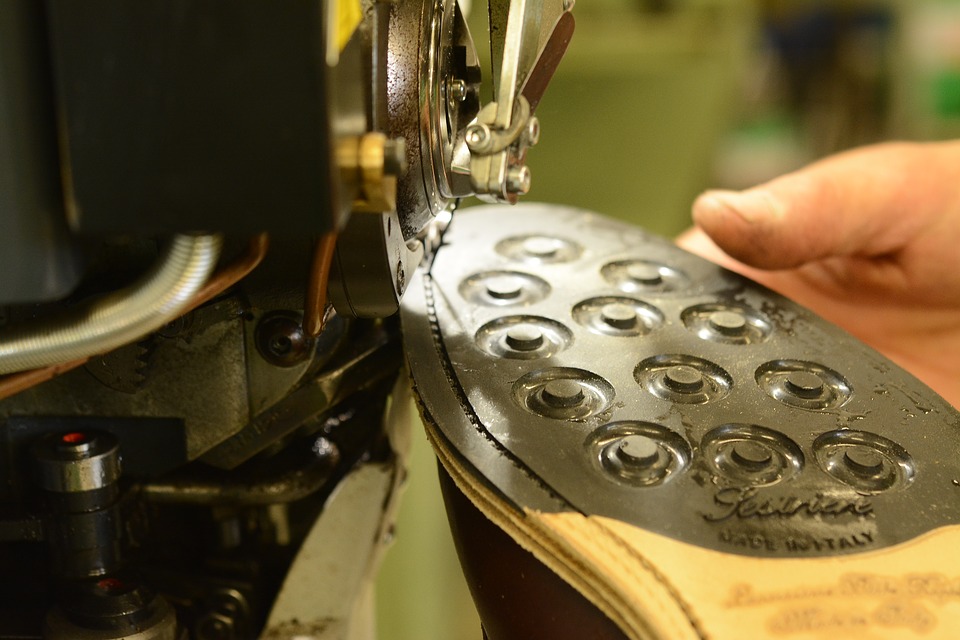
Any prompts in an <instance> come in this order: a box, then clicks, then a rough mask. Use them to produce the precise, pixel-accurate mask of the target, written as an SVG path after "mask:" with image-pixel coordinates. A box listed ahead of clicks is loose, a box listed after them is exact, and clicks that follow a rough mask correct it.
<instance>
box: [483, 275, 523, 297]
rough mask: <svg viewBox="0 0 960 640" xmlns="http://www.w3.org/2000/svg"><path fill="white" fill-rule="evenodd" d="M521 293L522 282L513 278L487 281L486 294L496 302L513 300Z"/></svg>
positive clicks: (501, 277) (498, 277)
mask: <svg viewBox="0 0 960 640" xmlns="http://www.w3.org/2000/svg"><path fill="white" fill-rule="evenodd" d="M521 293H523V282H522V281H521V280H520V278H517V277H514V276H497V277H495V278H490V279H489V280H487V294H488V295H489V296H490V297H491V298H496V299H498V300H513V299H515V298H519V297H520V294H521Z"/></svg>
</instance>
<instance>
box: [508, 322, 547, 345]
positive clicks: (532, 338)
mask: <svg viewBox="0 0 960 640" xmlns="http://www.w3.org/2000/svg"><path fill="white" fill-rule="evenodd" d="M506 342H507V346H508V347H510V348H511V349H514V350H516V351H536V350H537V349H539V348H540V347H542V346H543V331H541V330H540V329H539V328H538V327H534V326H532V325H529V324H521V325H517V326H515V327H510V328H509V329H507V335H506Z"/></svg>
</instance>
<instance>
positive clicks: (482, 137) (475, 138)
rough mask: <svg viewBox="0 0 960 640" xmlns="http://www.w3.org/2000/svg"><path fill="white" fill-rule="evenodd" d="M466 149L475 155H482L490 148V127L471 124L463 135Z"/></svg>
mask: <svg viewBox="0 0 960 640" xmlns="http://www.w3.org/2000/svg"><path fill="white" fill-rule="evenodd" d="M464 139H465V140H466V141H467V147H469V148H470V151H473V152H475V153H483V152H484V151H486V150H487V148H488V147H489V146H490V139H491V134H490V127H488V126H487V125H485V124H472V125H470V126H469V127H467V132H466V134H465V135H464Z"/></svg>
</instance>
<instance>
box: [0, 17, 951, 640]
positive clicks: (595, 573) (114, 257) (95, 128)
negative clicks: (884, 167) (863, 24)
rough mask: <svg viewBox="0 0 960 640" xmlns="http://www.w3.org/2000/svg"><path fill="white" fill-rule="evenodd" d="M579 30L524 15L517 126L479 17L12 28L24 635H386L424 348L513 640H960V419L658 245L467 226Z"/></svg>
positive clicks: (0, 593) (7, 587)
mask: <svg viewBox="0 0 960 640" xmlns="http://www.w3.org/2000/svg"><path fill="white" fill-rule="evenodd" d="M571 7H572V3H571V2H565V1H563V0H541V1H540V2H533V1H532V0H513V1H512V2H501V1H496V0H492V1H491V2H490V4H489V22H490V36H489V40H490V43H491V53H492V56H491V57H492V72H491V73H490V76H489V79H490V80H492V84H493V93H492V99H490V100H489V101H488V100H486V99H485V98H484V94H483V93H482V92H481V80H482V79H483V77H482V76H483V75H484V74H483V73H481V68H480V63H479V61H478V56H477V54H476V50H475V47H474V44H473V40H472V37H471V34H470V33H469V31H468V30H467V28H466V24H465V21H464V18H463V15H462V14H461V12H460V9H459V7H458V6H457V4H456V3H454V2H445V1H444V0H436V1H435V2H431V1H430V0H426V1H424V2H420V1H418V0H409V1H408V0H397V1H395V2H370V1H366V0H364V1H362V2H351V1H349V0H343V1H337V2H334V1H332V0H331V1H328V2H317V1H315V0H313V1H311V0H291V1H289V2H283V3H278V2H268V1H266V0H238V1H236V2H230V3H225V2H218V1H216V0H147V1H140V2H129V1H126V0H88V1H86V2H82V3H81V2H77V1H75V0H47V1H46V2H42V3H41V2H33V1H31V0H12V1H10V2H5V3H4V4H3V5H2V6H0V222H2V224H3V227H2V229H3V235H2V239H0V241H2V247H0V305H2V307H0V310H2V317H0V323H2V324H0V374H2V377H0V456H2V458H0V460H2V463H0V482H2V485H0V545H2V546H0V575H2V576H3V578H4V580H3V581H2V586H0V637H3V638H40V637H43V638H52V639H55V640H59V639H67V638H81V639H90V640H107V639H119V638H126V639H136V640H174V639H176V640H182V639H185V638H191V639H194V640H213V639H227V638H236V639H240V638H254V637H262V638H300V639H312V640H319V639H324V640H326V639H333V638H337V639H339V638H351V639H353V638H369V637H371V634H372V631H371V627H370V624H369V623H370V621H369V618H368V614H369V608H368V606H367V605H368V604H369V592H368V591H367V588H368V586H369V580H368V578H369V576H370V575H371V574H372V572H374V571H375V569H376V565H377V560H378V558H379V556H380V554H381V552H382V551H383V548H384V547H385V545H386V543H387V542H388V541H389V538H390V537H391V535H392V532H391V518H392V512H393V508H394V502H395V495H396V490H397V487H398V486H399V485H400V484H401V483H402V481H403V476H404V473H405V470H404V459H403V458H404V451H405V444H404V441H405V438H406V435H405V433H404V430H403V425H405V424H406V421H405V420H403V419H401V418H398V417H397V414H398V413H400V412H402V410H403V408H404V406H405V405H406V402H404V401H402V400H397V397H398V396H402V389H405V388H406V386H407V384H406V381H405V378H403V377H402V376H401V377H400V379H401V381H400V383H399V385H398V383H397V381H398V376H399V374H400V372H401V369H402V364H403V360H404V356H406V359H407V360H408V361H409V364H410V369H411V371H412V373H413V378H414V386H415V389H416V392H417V396H418V402H419V405H420V409H421V411H422V414H423V417H424V418H425V422H426V425H427V431H428V433H429V435H430V438H431V441H432V443H433V445H434V447H435V448H436V450H437V453H438V457H439V459H440V461H441V463H442V467H443V471H442V473H441V482H442V484H443V486H444V490H445V494H446V500H447V506H448V511H449V513H450V516H451V523H452V525H453V529H454V533H455V536H456V537H457V538H458V542H459V545H460V547H461V549H460V550H461V556H462V561H463V565H464V569H465V571H466V573H467V576H468V580H469V582H470V584H471V587H472V588H473V589H474V597H475V599H476V601H477V606H478V609H479V611H480V614H481V618H482V620H483V625H484V635H485V636H487V637H489V638H490V640H512V639H514V638H517V639H526V638H551V639H553V640H555V639H561V638H582V637H590V638H617V639H619V638H623V637H630V638H658V639H660V638H669V639H671V640H673V639H674V638H688V637H689V638H704V637H718V638H727V637H729V638H743V637H757V638H759V637H779V636H784V635H791V634H793V635H794V636H795V637H800V638H809V637H820V636H819V635H817V634H823V633H827V634H829V633H836V632H837V631H838V630H840V631H850V630H856V631H869V632H870V633H873V634H874V635H875V636H876V637H905V636H909V635H910V634H913V635H918V634H919V635H920V636H923V637H953V636H952V635H951V634H952V633H953V631H954V629H955V627H956V624H957V620H958V619H960V618H958V611H957V606H958V604H957V603H956V602H955V600H956V594H957V593H958V589H957V587H956V585H957V580H958V579H960V578H958V577H957V575H956V573H957V572H956V571H955V570H954V569H953V568H952V567H953V564H952V563H951V562H950V561H949V559H948V560H946V561H945V560H944V558H949V556H948V554H946V553H945V552H944V550H949V549H951V548H953V546H954V543H955V539H956V536H957V535H958V533H957V530H956V528H955V525H956V524H957V523H958V522H960V499H958V498H957V497H956V495H957V492H956V488H955V487H956V486H958V485H960V466H958V464H957V462H956V456H953V455H949V454H947V453H945V452H950V451H955V450H957V448H958V447H960V426H958V425H960V421H958V416H957V413H956V411H955V410H954V409H952V408H951V407H949V405H947V403H945V402H944V401H943V400H942V399H940V398H938V397H937V396H936V395H935V394H933V393H932V392H930V391H929V390H927V389H925V388H924V387H923V386H922V385H921V384H920V383H918V382H917V381H916V380H914V379H913V378H911V377H910V376H909V375H907V374H906V373H904V372H902V371H900V370H898V369H897V368H896V366H895V365H893V364H892V363H890V362H889V361H887V360H885V359H884V358H883V357H882V356H879V355H878V354H876V353H874V352H872V351H871V350H869V349H867V348H866V347H864V346H863V345H859V344H858V343H856V342H855V341H854V340H852V339H851V338H850V337H849V336H847V335H845V334H843V333H842V332H840V331H838V330H837V329H836V328H834V327H831V326H828V325H826V324H825V323H823V322H822V321H820V320H818V319H817V318H816V317H815V316H813V315H812V314H810V313H809V312H807V311H805V310H803V309H800V308H798V307H797V306H796V305H792V304H791V303H789V302H788V301H786V300H784V299H782V298H780V297H778V296H776V295H775V294H772V293H770V292H768V291H765V290H763V289H761V288H759V287H757V286H756V285H753V284H751V283H749V282H748V281H746V280H744V279H743V278H740V277H739V276H736V275H734V274H731V273H729V272H725V271H723V270H722V269H719V268H718V267H715V266H713V265H709V264H707V263H705V262H703V261H702V260H698V259H696V258H694V257H692V256H689V255H688V254H685V253H684V252H682V251H680V250H679V249H677V248H676V247H673V246H672V245H670V244H669V243H667V242H664V241H662V240H659V239H656V238H653V237H651V236H649V235H648V234H646V233H644V232H643V231H640V230H638V229H636V228H633V227H630V226H628V225H622V224H620V223H614V222H612V221H610V220H605V219H603V218H600V217H597V216H595V215H592V214H589V213H585V212H581V211H573V210H568V209H564V208H555V207H541V206H535V205H534V206H530V205H521V206H520V207H518V208H514V209H507V210H506V211H504V210H502V209H499V208H498V209H493V210H491V209H487V208H479V209H480V210H479V211H478V212H476V213H463V214H457V215H456V216H453V218H454V219H453V221H452V222H451V211H452V210H453V209H454V208H455V207H456V204H457V202H458V200H459V199H460V198H462V197H465V196H468V195H479V196H481V197H483V198H485V199H488V200H491V201H494V202H500V203H503V202H509V203H515V202H516V201H517V199H518V197H519V196H520V195H523V194H524V193H525V192H526V191H527V190H528V189H529V187H530V180H531V177H530V173H529V170H528V169H527V168H526V166H525V157H526V153H527V150H528V149H529V148H530V147H532V146H534V145H535V144H536V142H537V139H538V137H539V124H538V121H537V119H536V117H535V116H534V115H533V113H534V110H535V108H536V106H537V104H538V102H539V101H540V98H541V97H542V96H543V93H544V90H545V88H546V86H547V83H548V81H549V79H550V76H551V75H552V73H553V71H554V70H555V68H556V66H557V64H558V63H559V60H560V58H561V57H562V54H563V51H564V49H565V47H566V44H567V43H568V42H569V40H570V37H571V34H572V30H573V19H572V16H571V13H570V10H571ZM448 225H449V230H448ZM408 290H409V291H408ZM401 298H403V300H402V301H401ZM398 312H399V313H398ZM400 316H402V320H403V328H402V332H401V327H400ZM404 351H405V353H404ZM395 390H396V391H395ZM923 534H930V535H928V536H924V535H923ZM918 541H919V542H918ZM478 633H479V631H478Z"/></svg>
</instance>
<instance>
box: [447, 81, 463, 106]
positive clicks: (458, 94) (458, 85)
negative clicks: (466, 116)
mask: <svg viewBox="0 0 960 640" xmlns="http://www.w3.org/2000/svg"><path fill="white" fill-rule="evenodd" d="M447 97H448V98H450V99H451V100H454V101H455V102H463V101H464V100H466V99H467V83H466V82H464V81H463V80H461V79H460V78H453V79H451V80H450V81H449V82H448V83H447Z"/></svg>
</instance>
